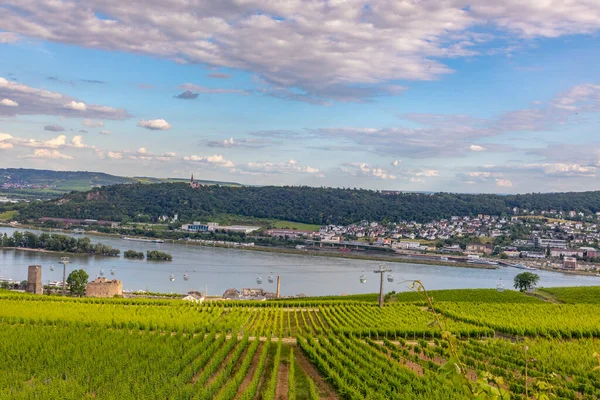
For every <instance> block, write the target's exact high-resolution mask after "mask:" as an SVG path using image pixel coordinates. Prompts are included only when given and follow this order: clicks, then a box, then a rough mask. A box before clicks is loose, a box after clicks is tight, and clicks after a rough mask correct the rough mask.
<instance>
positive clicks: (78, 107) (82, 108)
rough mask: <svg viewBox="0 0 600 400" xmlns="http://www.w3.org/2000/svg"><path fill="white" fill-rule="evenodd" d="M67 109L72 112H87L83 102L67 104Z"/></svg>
mask: <svg viewBox="0 0 600 400" xmlns="http://www.w3.org/2000/svg"><path fill="white" fill-rule="evenodd" d="M64 107H65V108H68V109H70V110H75V111H85V110H87V106H86V105H85V103H83V102H81V101H74V100H72V101H70V102H68V103H67V104H65V105H64Z"/></svg>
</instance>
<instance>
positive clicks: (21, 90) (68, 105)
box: [0, 9, 130, 120]
mask: <svg viewBox="0 0 600 400" xmlns="http://www.w3.org/2000/svg"><path fill="white" fill-rule="evenodd" d="M3 10H4V9H3ZM3 22H4V20H3ZM0 99H11V100H12V101H14V102H16V103H18V104H19V106H18V107H0V116H1V115H5V116H15V115H59V116H65V117H86V118H103V119H115V120H122V119H125V118H129V117H130V115H129V114H128V113H127V111H125V110H124V109H117V108H113V107H107V106H103V105H94V104H86V103H84V102H82V101H79V100H76V99H74V98H72V97H70V96H67V95H63V94H61V93H56V92H50V91H48V90H44V89H37V88H33V87H31V86H27V85H25V84H22V83H16V82H11V81H10V80H8V79H5V78H3V77H0Z"/></svg>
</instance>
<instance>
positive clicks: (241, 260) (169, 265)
mask: <svg viewBox="0 0 600 400" xmlns="http://www.w3.org/2000/svg"><path fill="white" fill-rule="evenodd" d="M15 230H20V231H25V229H14V228H8V227H0V234H4V233H7V234H8V235H12V233H13V232H14V231H15ZM26 230H28V231H31V232H34V233H40V231H37V230H34V229H26ZM69 236H74V237H81V236H82V235H73V234H69ZM87 236H88V237H89V238H90V239H91V241H92V242H94V243H97V242H101V243H104V244H106V245H109V246H112V247H114V248H118V249H120V250H121V254H123V252H125V251H126V250H129V249H133V250H137V251H143V252H144V253H145V252H146V250H160V251H165V252H167V253H170V254H172V255H173V261H172V262H159V261H146V260H141V261H140V260H130V259H125V258H123V256H122V255H121V257H93V256H81V255H71V256H70V261H71V263H70V264H68V265H67V275H68V274H69V272H70V271H72V270H74V269H80V268H82V269H84V270H85V271H86V272H87V273H88V274H89V276H90V279H93V278H95V277H97V276H99V274H100V270H101V269H102V270H104V276H106V277H107V278H116V279H120V280H121V281H122V282H123V288H124V289H128V290H148V291H153V292H163V293H168V292H174V293H185V292H188V291H190V290H199V291H202V292H205V291H206V290H207V291H208V294H209V295H221V294H223V292H224V291H225V290H226V289H228V288H237V289H240V288H244V287H251V288H253V287H262V288H264V289H265V290H266V291H271V292H275V290H276V283H269V282H268V279H267V278H268V276H269V275H272V276H273V277H275V279H276V277H277V275H279V276H281V295H282V296H291V295H297V294H300V293H302V294H305V295H308V296H317V295H339V294H343V293H345V294H353V293H373V292H377V291H378V290H379V279H378V278H379V275H377V274H374V273H373V272H372V271H373V270H375V269H377V268H378V265H379V264H384V265H385V267H386V268H390V269H392V270H393V272H392V274H393V276H394V280H395V281H394V282H393V283H390V282H388V281H387V279H386V280H385V288H384V289H385V291H386V292H389V291H391V290H395V291H397V292H398V291H406V290H408V289H407V288H406V284H405V283H404V284H403V283H399V282H398V281H400V280H410V279H420V280H421V281H422V282H423V284H424V285H425V287H426V288H427V289H428V290H431V289H460V288H495V287H496V285H497V284H498V283H499V282H500V281H502V282H503V284H504V285H505V286H506V288H509V287H511V286H512V281H513V278H514V277H515V275H517V274H518V273H520V272H523V271H522V270H519V269H515V268H509V267H501V268H499V269H496V270H488V269H475V268H462V267H448V266H433V265H422V264H418V263H414V264H413V263H382V262H378V261H363V260H353V259H343V258H334V257H316V256H309V255H295V254H278V253H267V252H260V251H248V250H238V249H228V248H213V247H204V246H198V245H185V244H167V243H148V242H132V241H125V240H122V239H120V238H117V237H105V236H98V235H87ZM59 261H60V255H59V254H54V253H42V252H33V251H21V250H0V276H1V277H5V278H11V279H14V280H25V279H27V266H28V265H34V264H35V265H42V280H43V281H44V282H49V281H60V280H62V265H61V264H59ZM51 265H54V267H55V269H54V271H50V266H51ZM113 268H114V270H115V275H114V276H112V275H111V274H110V270H111V269H113ZM186 272H187V273H188V274H189V280H188V281H185V280H184V279H183V275H184V274H185V273H186ZM536 273H537V274H538V275H539V276H540V282H539V284H540V285H541V286H546V287H551V286H591V285H600V277H593V276H578V275H567V274H562V273H558V272H547V271H536ZM170 274H173V275H174V276H175V281H173V282H171V281H170V279H169V275H170ZM363 274H364V275H365V276H366V277H367V282H366V283H364V284H361V283H360V276H361V275H363ZM259 276H260V277H262V280H263V283H262V285H258V284H257V282H256V279H257V277H259ZM275 282H276V280H275Z"/></svg>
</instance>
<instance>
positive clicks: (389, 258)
mask: <svg viewBox="0 0 600 400" xmlns="http://www.w3.org/2000/svg"><path fill="white" fill-rule="evenodd" d="M2 225H4V226H8V227H11V228H14V229H36V230H41V231H46V232H51V233H60V234H65V233H73V232H72V231H70V230H68V229H48V228H39V227H36V226H32V225H19V226H13V225H8V224H0V226H2ZM85 234H86V235H94V236H103V237H117V238H121V236H122V235H120V234H115V233H102V232H97V231H85ZM131 237H132V238H136V239H137V238H140V239H153V238H147V237H141V236H131ZM163 240H164V243H168V244H180V245H194V246H203V247H219V248H227V249H231V248H235V249H238V250H247V251H260V252H265V253H280V254H297V255H309V256H315V257H331V258H345V259H352V260H365V261H382V262H395V263H407V264H424V265H433V266H447V267H463V268H474V269H497V268H498V267H497V266H493V265H484V264H475V263H461V262H444V261H432V260H423V259H415V258H410V257H400V256H397V255H395V254H393V255H391V254H390V255H379V254H377V255H375V254H372V253H370V254H357V253H350V254H348V253H342V252H339V251H331V250H327V249H325V250H316V249H305V250H299V249H291V248H285V247H270V246H232V245H227V244H214V245H211V244H206V243H201V242H194V241H182V240H173V239H163ZM32 250H35V249H32Z"/></svg>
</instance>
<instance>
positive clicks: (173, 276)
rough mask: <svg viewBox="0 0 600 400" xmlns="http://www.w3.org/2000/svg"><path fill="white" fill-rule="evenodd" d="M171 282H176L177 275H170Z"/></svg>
mask: <svg viewBox="0 0 600 400" xmlns="http://www.w3.org/2000/svg"><path fill="white" fill-rule="evenodd" d="M169 280H170V281H171V282H173V281H174V280H175V275H173V274H171V275H169Z"/></svg>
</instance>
